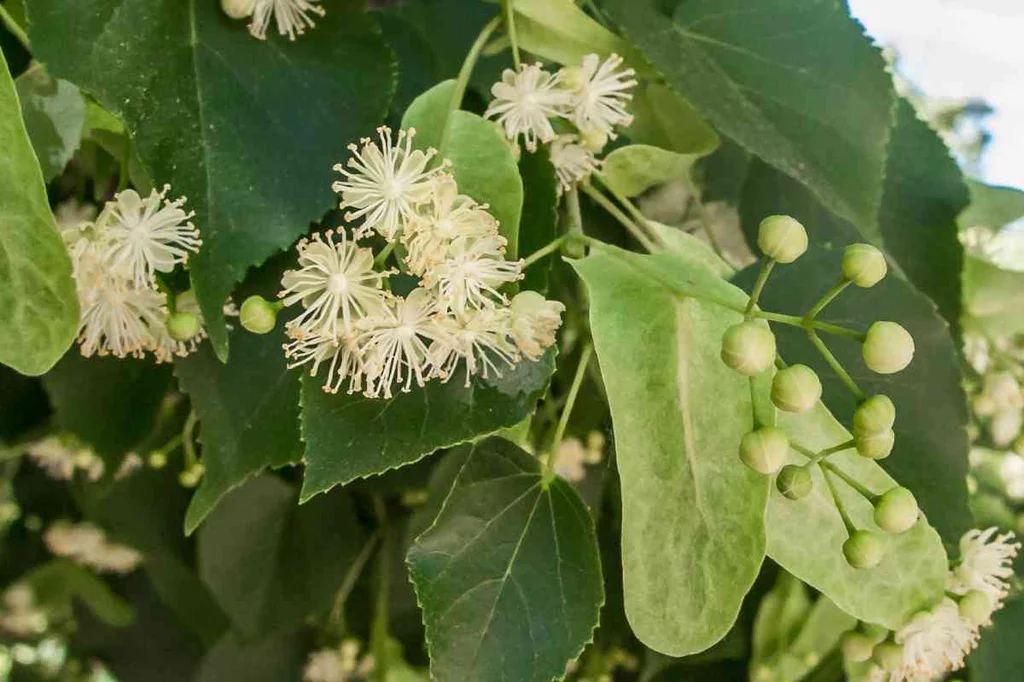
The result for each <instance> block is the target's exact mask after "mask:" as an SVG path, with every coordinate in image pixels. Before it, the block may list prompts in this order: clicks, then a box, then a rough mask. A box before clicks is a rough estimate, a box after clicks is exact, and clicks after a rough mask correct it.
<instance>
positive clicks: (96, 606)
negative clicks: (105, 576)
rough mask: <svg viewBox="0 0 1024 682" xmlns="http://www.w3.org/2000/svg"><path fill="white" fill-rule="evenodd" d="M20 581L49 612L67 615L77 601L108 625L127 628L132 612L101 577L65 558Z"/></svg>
mask: <svg viewBox="0 0 1024 682" xmlns="http://www.w3.org/2000/svg"><path fill="white" fill-rule="evenodd" d="M21 580H23V581H24V582H25V583H27V584H29V585H30V586H31V587H32V591H33V592H34V593H35V596H36V600H37V601H38V602H39V603H40V604H41V605H43V606H44V607H45V608H46V609H47V610H48V611H51V612H54V613H62V614H64V615H65V616H70V615H71V613H72V602H73V601H74V600H80V601H81V602H82V603H83V604H84V605H85V606H86V607H87V608H88V609H89V610H90V611H92V613H93V614H94V615H95V616H96V617H97V618H99V619H100V620H101V621H103V622H104V623H106V624H107V625H113V626H115V627H124V626H126V625H130V624H131V622H132V620H133V619H134V618H135V612H134V610H133V609H132V607H131V606H129V605H128V604H127V603H125V601H124V600H123V599H121V598H120V597H119V596H117V595H116V594H115V593H114V592H113V590H111V589H110V588H109V587H108V586H107V584H106V583H105V582H103V580H102V579H101V578H99V577H98V576H97V575H96V574H94V573H92V572H91V571H89V570H88V569H85V568H82V567H81V566H78V565H76V564H73V563H71V562H70V561H66V560H64V559H55V560H53V561H51V562H49V563H46V564H43V565H42V566H39V567H38V568H36V569H35V570H33V571H32V572H31V573H29V574H28V575H26V576H24V577H23V578H22V579H21Z"/></svg>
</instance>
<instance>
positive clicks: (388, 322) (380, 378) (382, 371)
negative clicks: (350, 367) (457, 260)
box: [359, 289, 441, 398]
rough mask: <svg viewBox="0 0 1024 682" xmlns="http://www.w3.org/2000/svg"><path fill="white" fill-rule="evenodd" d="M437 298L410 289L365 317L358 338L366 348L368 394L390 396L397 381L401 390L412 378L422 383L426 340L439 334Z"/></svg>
mask: <svg viewBox="0 0 1024 682" xmlns="http://www.w3.org/2000/svg"><path fill="white" fill-rule="evenodd" d="M437 314H438V311H437V301H436V300H435V299H434V298H433V297H432V296H431V295H430V292H428V291H427V290H426V289H414V290H413V291H412V292H411V293H410V294H409V295H408V296H407V297H405V298H401V297H397V296H396V297H394V298H392V299H391V302H390V305H389V306H388V307H387V308H386V309H385V314H384V315H382V316H381V317H375V318H366V319H364V320H363V324H362V326H363V327H364V328H365V331H364V332H363V333H362V334H361V335H360V337H359V341H360V342H361V343H363V347H364V348H365V350H366V365H367V386H366V391H365V395H366V396H367V397H370V398H377V397H380V396H383V397H384V398H390V397H391V396H392V390H391V387H392V385H393V384H395V383H398V384H400V385H401V390H402V392H403V393H408V392H409V391H410V390H411V389H412V384H413V381H415V382H416V384H417V385H418V386H423V385H424V384H425V383H426V381H427V379H428V378H429V377H430V359H429V354H428V352H427V343H426V341H428V340H429V341H434V340H436V339H437V338H439V336H440V334H441V329H440V327H439V326H438V324H437Z"/></svg>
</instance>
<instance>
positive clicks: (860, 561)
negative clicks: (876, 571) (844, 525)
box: [843, 530, 885, 569]
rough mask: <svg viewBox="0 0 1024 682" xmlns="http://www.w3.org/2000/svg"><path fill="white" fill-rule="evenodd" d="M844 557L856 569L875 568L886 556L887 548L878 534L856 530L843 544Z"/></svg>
mask: <svg viewBox="0 0 1024 682" xmlns="http://www.w3.org/2000/svg"><path fill="white" fill-rule="evenodd" d="M843 556H845V557H846V563H848V564H850V565H851V566H853V567H854V568H857V569H861V568H874V567H875V566H877V565H878V564H879V563H881V561H882V557H883V556H885V546H884V545H883V544H882V540H881V539H880V538H879V537H878V535H877V534H876V533H872V532H871V531H867V530H856V531H854V532H853V534H852V535H850V537H849V538H847V540H846V542H844V543H843Z"/></svg>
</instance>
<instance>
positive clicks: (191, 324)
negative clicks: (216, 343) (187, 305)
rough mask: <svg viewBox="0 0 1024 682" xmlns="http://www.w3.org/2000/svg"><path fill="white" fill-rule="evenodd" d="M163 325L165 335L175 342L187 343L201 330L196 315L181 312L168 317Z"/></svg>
mask: <svg viewBox="0 0 1024 682" xmlns="http://www.w3.org/2000/svg"><path fill="white" fill-rule="evenodd" d="M164 325H165V326H166V327H167V333H168V334H170V335H171V338H172V339H174V340H175V341H188V340H189V339H191V338H192V337H194V336H195V335H196V334H198V333H199V332H200V330H201V329H202V324H201V323H200V322H199V317H198V316H197V315H193V314H192V313H184V312H181V311H178V312H176V313H171V314H170V315H168V316H167V321H166V322H165V323H164Z"/></svg>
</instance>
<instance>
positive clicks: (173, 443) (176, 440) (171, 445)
mask: <svg viewBox="0 0 1024 682" xmlns="http://www.w3.org/2000/svg"><path fill="white" fill-rule="evenodd" d="M181 441H182V435H181V434H180V433H179V434H176V435H175V436H174V437H173V438H171V439H170V440H169V441H167V442H166V443H164V444H163V445H161V446H160V447H158V448H156V449H155V450H152V452H160V453H163V454H164V456H166V455H169V454H171V453H172V452H174V451H175V450H176V449H178V447H180V446H181Z"/></svg>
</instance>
